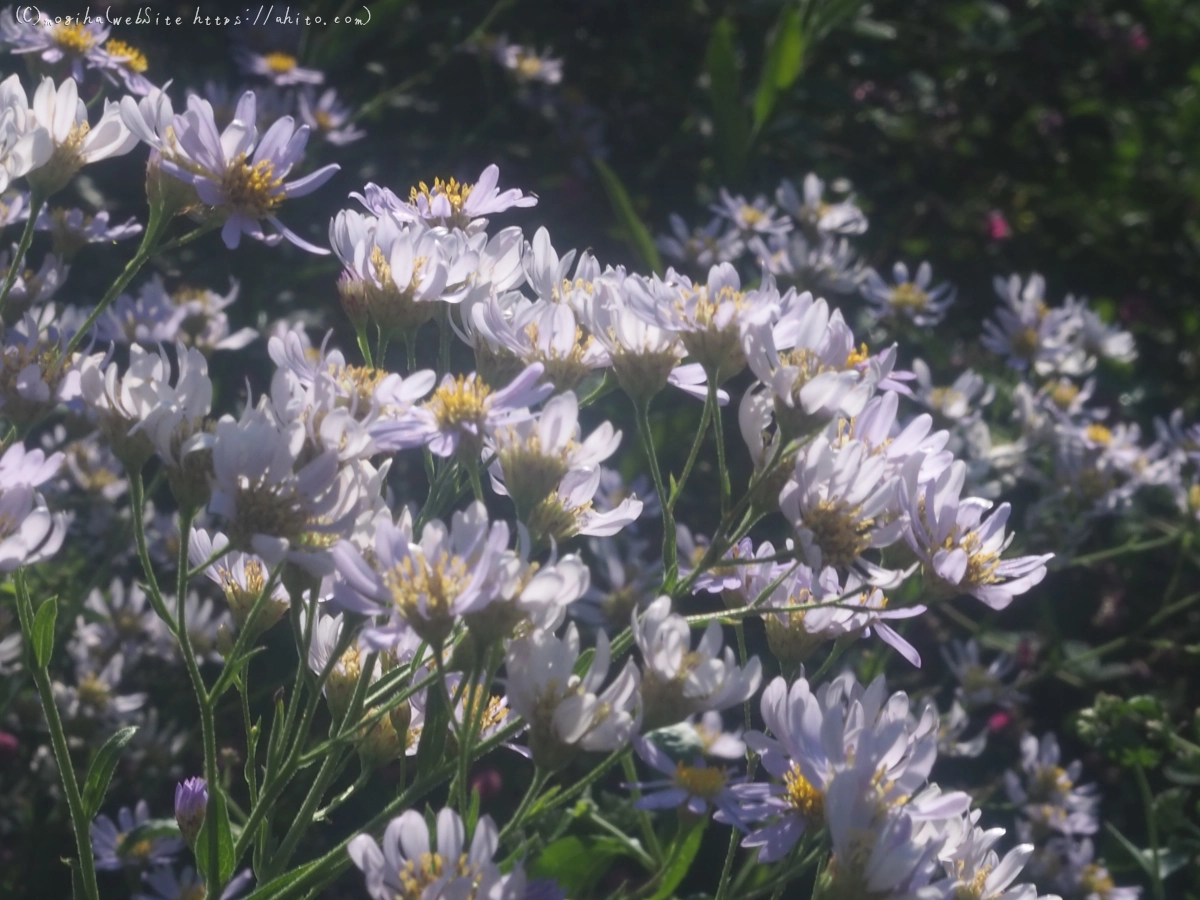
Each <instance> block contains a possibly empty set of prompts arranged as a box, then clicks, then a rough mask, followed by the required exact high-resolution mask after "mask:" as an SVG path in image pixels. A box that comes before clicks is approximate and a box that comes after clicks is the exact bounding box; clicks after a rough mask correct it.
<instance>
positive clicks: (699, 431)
mask: <svg viewBox="0 0 1200 900" xmlns="http://www.w3.org/2000/svg"><path fill="white" fill-rule="evenodd" d="M715 399H716V395H715V394H714V393H712V392H711V391H710V392H709V395H708V398H707V399H706V400H705V401H704V410H703V412H701V413H700V425H699V426H698V427H697V428H696V437H695V438H694V439H693V440H692V449H691V451H690V452H689V453H688V458H687V462H686V463H684V466H683V472H682V474H680V476H679V480H678V481H677V482H675V488H674V490H672V491H671V496H670V498H669V499H668V500H667V505H668V506H669V507H670V509H671V511H672V512H674V511H675V504H676V502H678V500H679V496H680V494H682V493H683V486H684V485H685V484H687V480H688V477H689V476H690V475H691V474H692V466H694V465H695V464H696V457H697V456H698V455H699V453H700V445H701V444H702V443H704V435H705V432H707V431H708V420H709V418H711V416H712V408H713V403H714V402H715Z"/></svg>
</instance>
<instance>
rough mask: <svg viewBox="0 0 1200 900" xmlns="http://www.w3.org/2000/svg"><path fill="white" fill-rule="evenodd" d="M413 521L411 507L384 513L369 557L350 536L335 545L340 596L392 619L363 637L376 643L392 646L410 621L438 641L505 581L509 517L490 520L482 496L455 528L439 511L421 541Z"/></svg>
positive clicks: (343, 602)
mask: <svg viewBox="0 0 1200 900" xmlns="http://www.w3.org/2000/svg"><path fill="white" fill-rule="evenodd" d="M412 528H413V525H412V517H411V515H410V514H409V512H408V510H407V509H406V510H405V511H404V512H403V513H402V514H401V517H400V520H399V522H398V523H396V524H395V525H393V524H391V523H390V522H389V521H387V520H386V519H383V520H381V521H379V522H378V523H377V525H376V531H375V545H374V548H373V551H374V552H373V553H372V554H369V556H370V559H371V563H370V564H368V563H367V562H366V560H365V559H364V557H363V554H362V553H360V552H359V550H358V549H357V548H356V547H355V546H354V545H353V544H351V543H350V542H349V541H345V540H343V541H341V542H340V543H339V544H338V545H337V547H335V548H334V551H333V556H334V560H335V563H336V566H337V571H338V574H339V575H340V576H341V578H342V581H341V582H339V585H338V589H337V592H336V593H335V602H336V603H337V604H338V605H339V606H340V607H342V608H344V609H349V610H352V611H354V612H361V613H367V614H369V615H378V614H380V613H387V615H388V616H389V623H388V624H387V625H386V626H383V627H368V628H367V629H366V631H364V632H363V640H364V641H367V642H368V643H369V644H371V645H372V646H375V647H377V648H386V647H390V646H392V645H393V644H394V643H395V640H396V637H397V636H398V635H399V634H400V633H402V632H403V630H404V629H405V628H412V629H413V630H414V631H416V632H417V633H418V634H420V635H421V637H422V638H424V639H425V640H427V641H429V642H430V643H431V644H434V645H435V646H436V645H440V644H441V643H442V642H443V641H445V639H446V638H447V637H448V636H449V635H450V632H451V631H452V630H453V628H454V625H455V623H456V622H457V621H458V619H459V618H460V617H461V616H464V615H467V614H468V613H474V612H479V611H480V610H482V609H483V608H484V607H485V606H487V605H488V604H489V603H491V602H492V600H493V599H495V597H496V596H497V592H498V590H499V587H500V585H498V584H497V577H496V576H497V566H498V565H499V563H500V561H501V555H502V554H503V552H504V551H505V549H506V548H507V546H508V525H507V524H505V523H504V522H493V523H491V524H490V525H489V523H488V515H487V509H486V508H485V507H484V505H483V504H482V503H479V502H475V503H472V504H471V505H470V506H469V507H468V508H467V510H466V511H465V512H456V513H455V514H454V516H453V518H452V519H451V522H450V528H447V527H446V525H445V524H444V523H443V522H441V521H440V520H437V519H435V520H433V521H432V522H429V523H428V524H426V525H425V527H424V529H422V531H421V538H420V541H419V542H417V541H415V540H414V535H413V531H412Z"/></svg>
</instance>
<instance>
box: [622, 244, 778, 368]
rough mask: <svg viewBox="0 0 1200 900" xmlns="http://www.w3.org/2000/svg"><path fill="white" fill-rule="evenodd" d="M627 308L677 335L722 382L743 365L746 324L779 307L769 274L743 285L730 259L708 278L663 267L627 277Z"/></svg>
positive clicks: (759, 321)
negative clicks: (662, 272)
mask: <svg viewBox="0 0 1200 900" xmlns="http://www.w3.org/2000/svg"><path fill="white" fill-rule="evenodd" d="M625 288H626V290H627V291H628V296H629V303H630V308H631V309H632V310H633V312H635V313H636V314H637V315H639V316H641V317H642V318H644V319H645V320H646V321H647V322H649V323H650V324H652V325H657V326H658V327H660V328H662V329H664V330H666V331H671V332H675V333H676V334H678V335H679V338H680V340H681V341H682V342H683V345H684V347H685V348H686V349H687V352H688V355H689V356H691V357H692V359H694V360H695V361H696V362H698V363H700V364H701V365H702V366H703V367H704V369H705V371H706V372H709V373H715V374H716V376H717V381H718V382H721V381H724V380H725V379H727V378H730V377H732V376H734V375H736V374H737V373H738V372H740V371H741V370H742V369H743V368H744V367H745V365H746V357H745V355H744V354H743V351H742V337H743V335H744V334H745V332H746V330H747V328H749V327H750V326H752V325H755V324H762V323H765V322H767V321H769V320H770V318H771V316H772V315H774V314H775V312H776V311H777V310H778V308H779V304H780V298H779V292H778V291H776V290H775V287H774V280H773V279H771V278H769V277H768V278H764V280H763V284H762V286H761V287H760V288H758V289H755V290H749V291H743V290H742V287H741V278H740V277H739V276H738V273H737V270H736V269H735V268H734V267H733V266H731V265H730V264H729V263H721V264H719V265H715V266H713V267H712V268H711V269H709V272H708V281H707V282H706V283H704V284H693V283H692V281H691V279H689V278H687V277H686V276H684V275H680V274H679V273H678V272H676V271H675V270H674V269H668V270H667V274H666V278H665V279H660V278H659V277H658V276H657V275H655V276H654V277H653V278H651V279H645V278H641V277H639V276H633V277H630V278H629V279H628V280H627V281H626V282H625Z"/></svg>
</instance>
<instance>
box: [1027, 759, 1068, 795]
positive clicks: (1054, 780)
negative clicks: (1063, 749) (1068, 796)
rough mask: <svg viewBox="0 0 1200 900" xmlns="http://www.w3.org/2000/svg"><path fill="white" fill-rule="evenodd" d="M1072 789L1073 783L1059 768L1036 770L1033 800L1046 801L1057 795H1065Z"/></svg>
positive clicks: (1047, 767)
mask: <svg viewBox="0 0 1200 900" xmlns="http://www.w3.org/2000/svg"><path fill="white" fill-rule="evenodd" d="M1072 787H1074V782H1072V781H1071V779H1070V778H1069V777H1068V776H1067V772H1066V770H1065V769H1063V768H1062V767H1061V766H1046V767H1044V768H1042V769H1039V770H1038V773H1037V776H1036V777H1035V779H1034V783H1033V786H1032V790H1031V791H1030V793H1031V794H1033V797H1034V799H1035V800H1047V799H1050V798H1052V797H1054V796H1055V795H1057V794H1065V793H1067V792H1068V791H1069V790H1071V788H1072Z"/></svg>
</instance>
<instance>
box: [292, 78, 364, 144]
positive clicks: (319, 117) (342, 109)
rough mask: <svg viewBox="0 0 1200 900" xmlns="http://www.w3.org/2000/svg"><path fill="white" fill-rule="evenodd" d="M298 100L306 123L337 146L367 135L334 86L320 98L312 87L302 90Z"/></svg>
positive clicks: (301, 115) (350, 142)
mask: <svg viewBox="0 0 1200 900" xmlns="http://www.w3.org/2000/svg"><path fill="white" fill-rule="evenodd" d="M314 101H315V102H314ZM297 102H298V105H299V112H300V118H301V119H303V120H304V124H305V125H307V126H308V127H309V128H311V129H312V130H313V131H315V132H316V133H317V134H319V135H320V136H321V137H323V138H324V139H325V140H327V141H329V143H331V144H333V146H335V147H344V146H345V145H346V144H352V143H354V142H355V141H357V140H359V139H360V138H364V137H366V136H367V133H366V132H365V131H363V130H362V129H361V128H359V127H358V126H356V125H355V124H354V119H353V116H352V114H351V112H350V109H349V108H348V107H347V106H345V105H343V104H342V103H340V102H338V96H337V90H335V89H334V88H329V89H328V90H326V91H324V92H323V93H322V94H321V96H320V97H319V98H318V97H316V94H315V92H314V91H312V90H311V89H309V90H302V91H301V92H300V94H299V97H298V100H297Z"/></svg>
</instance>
